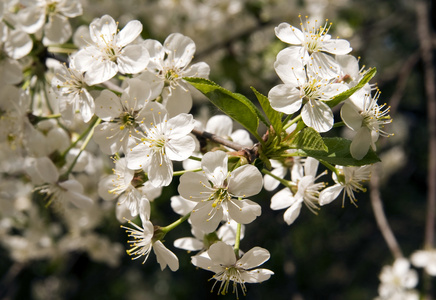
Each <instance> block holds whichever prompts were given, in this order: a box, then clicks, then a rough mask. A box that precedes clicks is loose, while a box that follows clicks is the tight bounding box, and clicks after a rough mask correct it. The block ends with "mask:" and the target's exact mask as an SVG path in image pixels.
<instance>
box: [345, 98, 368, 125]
mask: <svg viewBox="0 0 436 300" xmlns="http://www.w3.org/2000/svg"><path fill="white" fill-rule="evenodd" d="M341 118H342V121H344V123H345V125H347V127H348V128H350V129H352V130H354V131H358V130H359V129H360V127H362V121H363V118H362V116H361V115H360V113H359V111H358V108H357V107H356V106H355V105H354V104H353V103H352V102H351V101H345V103H344V105H342V108H341Z"/></svg>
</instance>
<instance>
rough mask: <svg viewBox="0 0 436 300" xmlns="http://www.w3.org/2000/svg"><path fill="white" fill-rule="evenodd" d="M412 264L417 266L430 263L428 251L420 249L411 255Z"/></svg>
mask: <svg viewBox="0 0 436 300" xmlns="http://www.w3.org/2000/svg"><path fill="white" fill-rule="evenodd" d="M410 260H411V261H412V264H413V265H414V266H416V267H421V268H422V267H425V266H426V265H427V264H428V263H429V261H430V260H429V255H428V252H427V251H423V250H418V251H416V252H414V253H413V254H412V256H411V257H410Z"/></svg>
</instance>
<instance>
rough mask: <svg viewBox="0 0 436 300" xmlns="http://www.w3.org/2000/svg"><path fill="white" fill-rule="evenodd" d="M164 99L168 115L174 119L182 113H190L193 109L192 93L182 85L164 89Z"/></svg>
mask: <svg viewBox="0 0 436 300" xmlns="http://www.w3.org/2000/svg"><path fill="white" fill-rule="evenodd" d="M162 97H163V100H164V101H163V103H164V105H165V107H166V109H167V110H168V114H169V115H170V116H172V117H173V116H177V115H178V114H181V113H188V112H189V111H190V110H191V108H192V96H191V93H190V92H189V91H188V90H186V89H183V88H182V87H181V86H180V85H177V86H176V88H171V87H166V88H164V89H163V92H162Z"/></svg>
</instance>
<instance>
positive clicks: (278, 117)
mask: <svg viewBox="0 0 436 300" xmlns="http://www.w3.org/2000/svg"><path fill="white" fill-rule="evenodd" d="M251 90H252V91H253V92H254V94H255V95H256V97H257V100H259V103H260V106H261V107H262V109H263V111H264V112H265V114H266V116H267V117H268V119H269V121H270V122H271V125H272V127H273V128H274V130H275V131H276V132H278V133H280V132H282V129H283V124H282V115H283V114H282V113H279V112H278V111H276V110H274V109H273V108H272V107H271V104H270V102H269V100H268V97H266V96H264V95H262V94H261V93H259V92H258V91H257V90H256V89H255V88H254V87H251Z"/></svg>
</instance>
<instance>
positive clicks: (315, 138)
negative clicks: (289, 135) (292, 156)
mask: <svg viewBox="0 0 436 300" xmlns="http://www.w3.org/2000/svg"><path fill="white" fill-rule="evenodd" d="M289 147H291V148H296V149H299V150H300V149H301V150H303V151H322V152H327V151H328V148H327V146H326V144H325V143H324V140H323V139H322V137H321V135H320V134H319V132H317V131H316V130H315V129H313V128H311V127H306V128H304V129H303V130H301V131H300V132H299V133H298V134H297V135H296V136H295V137H294V138H293V139H292V141H291V144H290V145H289Z"/></svg>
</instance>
